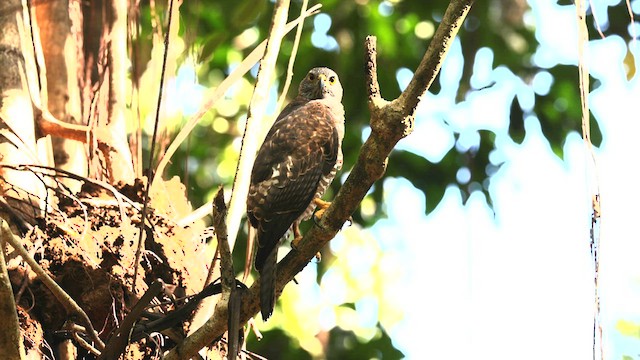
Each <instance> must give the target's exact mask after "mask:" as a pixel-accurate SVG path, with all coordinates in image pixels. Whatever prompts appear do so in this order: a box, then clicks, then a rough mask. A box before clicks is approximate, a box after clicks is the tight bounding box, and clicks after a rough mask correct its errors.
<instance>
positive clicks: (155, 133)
mask: <svg viewBox="0 0 640 360" xmlns="http://www.w3.org/2000/svg"><path fill="white" fill-rule="evenodd" d="M168 11H169V12H168V15H167V32H166V34H165V37H164V53H163V54H162V69H161V70H160V88H159V89H158V102H157V104H156V117H155V120H154V123H153V135H152V136H151V149H150V150H149V163H148V165H147V184H146V186H145V187H144V197H143V202H142V214H141V216H142V219H141V220H140V232H139V233H138V234H139V235H138V248H137V249H136V260H135V263H134V265H133V267H134V270H133V289H134V290H133V291H134V292H135V291H136V280H137V278H138V264H140V256H142V249H143V248H144V241H143V237H144V235H143V234H144V233H145V227H144V223H145V220H146V218H147V205H148V203H149V189H150V188H151V184H152V183H153V176H154V172H153V167H152V164H153V156H154V152H155V148H156V139H157V136H158V124H159V123H160V109H161V106H162V93H163V92H164V78H165V72H166V70H167V58H168V56H169V40H170V37H171V22H172V17H173V0H169V10H168Z"/></svg>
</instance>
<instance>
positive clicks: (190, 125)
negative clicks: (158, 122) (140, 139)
mask: <svg viewBox="0 0 640 360" xmlns="http://www.w3.org/2000/svg"><path fill="white" fill-rule="evenodd" d="M318 9H320V5H319V4H318V5H316V6H312V7H311V8H310V9H309V10H307V12H305V13H304V17H303V16H300V17H299V18H297V19H295V20H293V21H291V22H290V23H288V24H287V27H286V32H287V33H288V32H289V31H291V30H292V29H293V28H294V27H295V26H296V25H297V24H298V23H299V22H301V21H303V20H304V19H306V18H307V17H309V16H311V15H313V14H315V13H317V12H318ZM266 46H267V41H266V40H265V41H263V42H262V43H260V45H258V46H257V47H256V48H255V49H253V51H252V52H251V53H250V54H249V55H248V56H247V57H246V58H245V59H244V60H243V61H242V63H240V65H239V66H238V67H237V68H236V69H235V70H234V71H233V72H232V73H231V74H229V76H228V77H227V78H226V79H224V81H222V83H220V85H218V87H217V88H216V89H215V91H213V93H212V94H211V95H209V96H208V98H207V100H206V101H205V102H204V103H203V104H202V107H201V108H200V110H199V111H198V112H197V113H195V114H194V115H193V116H192V117H191V118H190V119H189V120H188V121H187V123H186V124H185V126H184V127H183V128H182V129H181V130H180V132H179V133H178V135H176V138H175V139H174V140H173V142H172V143H171V145H169V147H168V148H167V151H166V152H165V153H164V154H163V155H162V158H160V162H159V163H158V167H157V169H156V174H158V176H159V177H155V178H154V183H153V184H152V186H155V183H156V181H157V179H158V178H161V175H162V173H164V169H165V168H166V167H167V165H168V164H169V161H170V160H171V157H172V156H173V154H175V152H176V151H177V150H178V148H179V147H180V145H181V144H182V143H183V142H184V141H185V140H186V139H187V136H189V134H190V133H191V131H193V129H194V128H195V127H196V125H197V124H198V122H199V121H200V119H202V117H203V116H204V115H205V114H206V113H207V112H209V110H211V108H213V106H214V105H215V103H216V102H217V101H218V99H220V98H221V97H222V96H223V95H224V94H225V93H226V92H227V90H229V88H230V87H231V85H233V84H235V83H236V81H238V80H239V79H240V78H242V77H243V76H244V74H246V73H247V72H249V70H250V69H251V68H252V67H253V65H255V64H256V63H257V62H258V60H260V58H261V57H262V55H263V54H264V49H265V48H266ZM209 212H210V208H209V204H205V205H203V206H202V207H200V208H199V209H197V210H195V211H194V212H193V215H190V216H188V217H187V218H185V219H184V220H181V221H179V222H178V223H179V224H183V225H188V224H189V223H191V222H193V221H195V220H197V219H200V218H202V217H204V216H206V215H208V214H209Z"/></svg>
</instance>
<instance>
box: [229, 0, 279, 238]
mask: <svg viewBox="0 0 640 360" xmlns="http://www.w3.org/2000/svg"><path fill="white" fill-rule="evenodd" d="M288 13H289V1H288V0H278V1H276V4H275V8H274V10H273V18H272V20H271V28H270V29H269V38H268V40H267V48H266V50H265V53H264V56H263V57H262V60H260V69H258V76H257V78H256V87H255V89H254V91H253V96H252V97H251V103H250V104H249V109H248V111H247V125H246V126H245V128H244V134H243V135H242V143H241V145H240V158H239V159H238V166H237V168H236V174H235V179H233V188H232V190H231V199H230V200H229V217H228V218H227V231H228V232H229V234H230V235H231V236H230V238H229V243H230V246H231V248H232V249H233V247H234V246H235V242H236V237H237V234H238V229H239V228H240V220H241V219H242V216H243V215H244V213H245V212H246V202H247V192H248V191H249V180H250V178H251V175H250V174H251V168H252V166H253V162H254V160H255V154H256V153H257V152H258V148H259V147H260V144H261V143H262V141H263V140H264V138H263V136H264V134H266V130H265V129H269V128H270V127H271V124H272V123H273V120H274V119H268V118H266V117H265V116H264V115H265V111H266V109H267V100H268V99H269V88H270V87H271V84H272V83H273V78H274V77H275V76H274V73H275V70H276V62H277V60H278V53H279V52H280V44H281V43H282V38H283V37H284V36H285V35H286V34H287V32H286V29H285V26H286V24H287V16H288Z"/></svg>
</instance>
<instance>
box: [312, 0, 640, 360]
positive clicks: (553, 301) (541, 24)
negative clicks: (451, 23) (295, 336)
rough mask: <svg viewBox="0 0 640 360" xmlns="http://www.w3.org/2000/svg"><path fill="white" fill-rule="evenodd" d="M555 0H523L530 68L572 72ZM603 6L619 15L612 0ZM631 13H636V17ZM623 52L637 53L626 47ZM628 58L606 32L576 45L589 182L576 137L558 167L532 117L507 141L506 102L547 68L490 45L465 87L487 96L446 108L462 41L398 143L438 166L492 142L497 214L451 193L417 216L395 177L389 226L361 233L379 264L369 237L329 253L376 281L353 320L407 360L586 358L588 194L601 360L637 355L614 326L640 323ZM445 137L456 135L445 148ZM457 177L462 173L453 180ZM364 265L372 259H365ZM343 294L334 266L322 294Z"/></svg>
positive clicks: (590, 299) (546, 78)
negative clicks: (596, 199) (587, 120)
mask: <svg viewBox="0 0 640 360" xmlns="http://www.w3.org/2000/svg"><path fill="white" fill-rule="evenodd" d="M554 3H555V2H550V1H548V0H532V1H530V4H531V7H532V11H531V13H530V15H529V18H528V21H529V22H530V23H531V24H534V25H535V28H536V37H537V39H538V40H539V41H540V46H539V47H538V49H537V51H536V55H535V56H534V62H535V63H536V64H537V65H538V66H540V67H553V66H555V65H557V64H571V65H575V64H577V31H576V25H575V9H574V8H573V7H569V6H562V7H561V6H558V5H555V4H554ZM596 3H598V8H597V9H596V11H597V14H598V16H599V18H601V19H602V24H606V21H607V20H606V16H605V15H606V5H607V1H601V2H596ZM608 3H609V5H617V6H624V4H619V5H618V1H608ZM614 3H615V4H614ZM639 3H640V1H634V2H633V7H634V9H636V15H637V14H638V7H639V6H638V4H639ZM543 16H544V20H543ZM635 53H636V55H637V56H638V55H640V53H639V52H638V45H636V50H635ZM624 54H625V43H624V42H623V40H622V39H620V38H618V37H609V38H607V39H605V40H597V41H592V42H591V43H590V46H589V50H588V55H587V56H588V59H589V66H590V70H591V74H592V76H594V77H595V78H596V79H598V80H599V81H600V82H601V84H600V87H599V88H598V89H597V90H595V91H593V92H592V94H591V95H590V98H589V101H590V105H591V108H592V111H593V114H594V115H595V117H596V118H597V119H598V121H599V124H600V128H601V130H602V133H603V136H604V141H603V143H602V146H601V148H600V149H598V150H597V151H596V154H597V160H598V177H597V178H596V176H595V175H594V174H595V172H594V169H593V166H592V165H591V162H590V157H589V153H588V151H587V148H586V147H585V145H584V143H583V141H582V139H581V137H580V135H579V134H577V133H572V134H570V135H569V136H568V138H567V139H566V142H565V145H564V154H565V155H564V159H560V158H558V157H557V156H556V155H554V154H553V152H552V151H551V148H550V146H549V143H548V141H547V140H546V139H545V137H544V136H543V134H542V132H541V128H540V123H539V121H538V119H537V118H535V117H533V116H532V117H529V118H527V119H525V130H526V137H525V140H524V142H523V143H522V144H520V145H519V144H517V143H514V142H513V141H512V140H511V139H510V138H509V136H508V134H507V128H508V121H509V118H508V113H507V111H508V109H509V104H510V102H511V99H512V97H513V96H517V97H518V99H519V102H520V103H521V104H529V105H528V106H533V101H535V98H534V92H536V93H538V94H539V95H545V94H546V93H547V92H548V89H549V87H550V85H551V82H552V81H553V79H552V77H551V76H550V75H549V73H547V72H546V71H541V72H540V73H539V74H538V75H537V76H536V77H535V78H534V79H535V80H534V81H533V83H532V85H527V84H525V83H523V82H522V80H520V79H519V78H518V77H516V76H515V75H514V74H512V73H511V72H510V71H509V70H508V69H507V68H504V67H501V66H500V65H499V64H495V63H494V62H493V53H492V51H491V50H490V49H482V50H481V51H479V52H478V54H477V57H476V61H475V63H476V66H475V68H474V74H473V78H472V82H473V84H474V85H476V87H482V86H484V85H483V84H489V83H491V82H495V85H494V86H492V87H491V88H488V89H486V90H483V91H480V92H476V93H474V94H473V95H470V96H469V97H468V99H467V101H466V102H464V103H462V104H455V103H454V100H453V99H454V97H455V93H456V91H457V84H458V82H459V79H460V76H461V73H462V61H463V59H462V54H461V44H460V43H459V42H456V44H455V46H454V47H453V48H452V50H451V52H450V53H449V55H448V57H447V60H446V63H445V65H444V66H443V68H442V74H441V77H440V81H441V86H442V91H441V92H440V93H439V94H438V95H433V94H429V96H426V97H425V100H424V101H423V103H422V104H421V106H420V108H419V110H418V111H419V115H418V119H417V122H416V127H415V131H414V133H413V134H412V135H410V137H408V138H407V139H404V140H402V141H401V143H400V144H399V148H403V149H408V150H411V151H414V152H416V153H418V154H420V155H422V156H424V157H426V158H427V159H429V160H430V161H432V162H434V164H433V165H432V166H438V164H437V161H439V160H440V159H441V158H442V156H444V154H445V153H446V152H447V151H449V149H451V148H452V147H453V146H456V147H459V148H462V149H467V148H469V147H472V146H475V145H477V144H478V142H479V136H478V134H477V130H479V129H489V130H491V131H493V132H495V133H496V150H495V151H494V153H493V154H492V155H491V161H492V162H494V163H495V164H499V163H503V165H502V166H501V167H500V168H499V170H498V172H497V173H496V174H495V175H494V176H493V177H492V178H491V185H490V188H489V192H490V195H491V198H492V200H493V203H494V206H493V211H495V216H494V213H493V212H492V210H491V209H490V208H489V206H488V205H487V200H486V199H485V197H484V195H481V194H480V193H475V194H473V195H472V196H471V198H470V199H469V201H468V202H467V203H466V204H465V205H462V199H461V196H460V194H459V192H458V190H457V189H455V188H449V189H448V190H447V191H446V193H445V196H444V198H443V200H442V202H441V203H440V204H439V205H438V207H437V208H436V209H435V210H434V211H433V212H431V213H430V214H428V215H427V216H424V215H421V214H423V213H424V194H423V193H422V192H421V191H419V190H417V189H415V188H414V187H413V186H412V185H411V184H410V183H409V182H408V181H406V180H404V179H388V180H387V181H385V182H384V185H383V186H384V191H385V192H384V193H385V203H386V207H387V213H388V214H389V216H390V218H389V219H386V220H383V221H379V222H378V223H376V224H375V225H374V226H373V227H372V228H370V229H367V230H366V233H368V234H370V235H369V236H372V237H373V239H375V241H376V242H377V244H378V246H379V248H380V250H381V251H382V256H381V257H379V258H376V255H375V254H370V256H369V257H367V251H370V249H371V246H372V245H371V243H367V242H366V241H365V242H362V244H360V245H359V247H358V246H356V248H359V249H360V250H361V251H362V252H361V253H358V252H357V251H356V252H355V253H354V254H352V255H351V256H350V255H349V254H344V253H343V252H344V251H347V250H349V249H351V251H353V246H347V245H346V241H345V238H348V234H343V235H341V237H340V238H338V239H336V240H334V241H333V242H332V245H331V246H332V249H333V250H334V251H335V252H336V253H338V254H340V258H344V259H348V260H345V262H347V263H349V262H351V263H352V264H351V266H349V265H344V264H343V265H344V266H349V267H350V268H351V269H353V270H352V271H357V269H369V270H370V271H372V272H373V271H376V272H378V273H380V274H386V276H384V277H383V280H382V283H381V284H378V286H380V287H382V288H381V289H379V290H380V292H379V293H382V294H384V296H382V297H380V298H367V299H364V300H361V301H360V303H356V309H357V310H358V312H361V311H364V312H365V313H368V314H370V315H371V316H361V317H360V319H361V320H360V321H361V325H363V326H364V324H365V323H371V321H372V320H371V319H372V318H374V316H375V315H376V313H377V315H378V317H379V319H380V321H381V322H382V324H383V326H385V328H386V330H387V331H388V332H389V333H390V335H391V337H392V339H393V341H394V344H395V346H397V347H398V348H399V349H401V351H403V352H404V353H405V355H406V356H407V358H408V359H424V358H431V359H514V358H518V359H591V351H592V331H593V329H592V326H593V306H594V286H593V262H592V258H591V254H590V248H589V241H590V240H589V229H590V214H591V204H590V198H591V193H592V189H593V187H594V186H595V185H596V184H599V186H600V191H601V194H602V215H603V217H602V227H601V242H602V245H601V254H602V255H601V269H600V291H601V297H602V326H603V332H604V340H603V346H604V352H605V358H607V359H621V358H622V356H623V355H627V356H631V357H632V358H633V359H636V358H640V339H638V337H636V338H633V337H628V336H622V334H621V333H620V331H619V330H618V329H617V328H616V323H618V321H620V320H626V321H632V322H636V323H640V310H639V309H640V306H639V305H638V304H640V286H639V285H640V266H639V265H638V264H639V263H640V262H639V261H638V254H640V241H638V240H640V236H639V235H638V230H637V229H636V223H637V221H638V220H637V214H638V204H639V203H640V202H639V201H638V200H640V199H639V197H640V195H639V194H638V191H637V189H636V186H635V183H636V182H637V179H638V173H639V172H640V171H639V170H638V166H637V161H633V160H630V159H634V158H635V156H634V155H633V154H635V153H638V150H637V146H636V144H637V142H638V141H637V134H638V133H639V131H638V130H640V123H639V122H638V110H637V102H638V101H639V100H640V80H638V76H636V77H635V78H634V79H633V80H632V81H631V82H627V81H626V79H625V74H624V69H623V65H622V58H623V56H624ZM636 59H637V58H636ZM638 67H640V62H638V61H637V60H636V68H638ZM576 72H577V68H576ZM411 75H412V74H411V72H410V71H409V70H407V69H402V70H400V71H399V72H398V73H397V76H398V82H399V84H401V86H402V84H406V81H407V78H410V76H411ZM576 86H578V85H577V84H576ZM633 105H635V106H633ZM525 106H527V105H525ZM445 121H446V122H445ZM453 131H455V132H458V133H460V134H461V136H460V140H459V141H458V143H457V144H456V143H454V142H455V140H454V137H453ZM415 170H416V171H419V169H415ZM464 177H465V174H464V173H460V174H459V179H464ZM349 241H352V240H351V239H349ZM367 249H369V250H367ZM367 259H371V260H370V261H369V262H372V261H375V260H377V261H378V263H376V264H375V265H374V264H369V263H367V262H368V260H367ZM354 262H355V263H354ZM363 262H364V263H363ZM337 266H340V265H337ZM360 271H361V272H362V270H360ZM389 274H392V275H391V276H389ZM368 276H369V274H368V273H367V272H366V271H365V272H364V273H363V274H360V275H357V274H356V275H353V277H354V278H355V279H359V281H366V278H367V277H368ZM356 283H358V282H356ZM348 286H349V280H346V281H345V280H344V279H341V278H340V277H339V276H334V274H333V273H332V272H331V271H330V272H329V273H328V274H327V275H326V276H325V277H324V279H323V283H322V288H323V291H322V292H321V293H323V294H338V295H337V300H335V302H336V304H340V301H344V300H348V295H346V294H347V293H348V291H347V289H348ZM374 288H375V286H374V287H372V289H374ZM372 291H373V290H372ZM340 294H342V295H340ZM321 296H322V295H321ZM358 304H360V306H358ZM379 307H384V308H385V309H388V308H396V309H399V310H398V312H396V313H393V314H387V313H382V312H378V311H377V309H378V308H379ZM329 319H330V320H328V321H327V322H328V323H327V326H332V325H334V324H335V320H334V319H333V318H331V317H329Z"/></svg>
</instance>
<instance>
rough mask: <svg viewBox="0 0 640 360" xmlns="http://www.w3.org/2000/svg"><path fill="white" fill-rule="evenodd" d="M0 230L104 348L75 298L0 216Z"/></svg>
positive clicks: (102, 347)
mask: <svg viewBox="0 0 640 360" xmlns="http://www.w3.org/2000/svg"><path fill="white" fill-rule="evenodd" d="M0 230H1V231H0V232H1V233H2V234H1V235H2V239H3V241H6V242H7V243H9V245H11V246H12V247H13V248H14V249H15V250H16V251H18V253H19V254H20V256H22V259H23V260H24V261H26V262H27V264H29V266H31V269H32V270H33V272H35V273H36V275H37V276H38V278H39V279H40V280H41V281H42V283H43V284H44V285H45V286H46V287H47V289H49V291H51V293H52V294H53V295H54V296H55V297H56V299H57V300H58V301H59V302H60V303H61V304H62V306H63V307H64V308H65V310H66V311H67V313H69V314H73V315H76V316H78V318H79V319H80V322H81V323H82V324H83V325H84V326H85V328H86V329H87V332H88V335H89V337H90V338H91V339H92V340H93V341H94V343H95V344H96V347H97V348H98V349H99V350H102V349H104V343H103V342H102V340H100V338H99V337H98V333H97V332H96V331H95V329H94V328H93V325H92V324H91V320H89V317H88V316H87V314H86V313H85V312H84V310H82V308H81V307H80V306H78V304H77V303H76V302H75V300H73V299H72V298H71V297H70V296H69V295H68V294H67V293H66V292H65V291H64V290H63V289H62V288H61V287H60V286H59V285H58V284H56V282H55V281H54V280H53V279H52V278H51V277H50V276H49V275H48V274H47V273H46V272H45V271H44V269H43V268H42V267H40V265H38V263H37V262H36V261H35V260H34V259H33V257H31V256H30V255H29V252H28V251H27V249H25V248H24V246H22V242H21V241H20V239H18V238H17V237H16V236H15V235H14V234H13V233H12V232H11V229H9V224H7V222H6V221H4V219H1V218H0Z"/></svg>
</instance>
